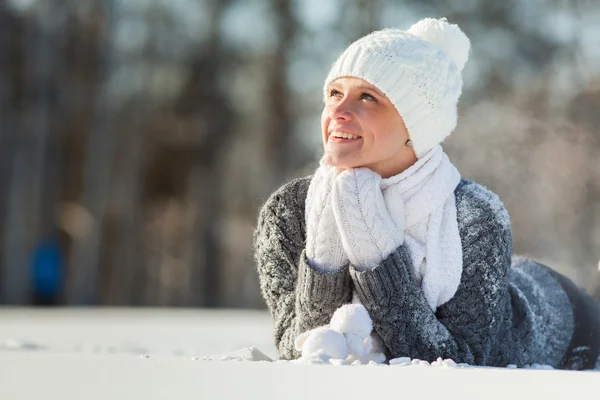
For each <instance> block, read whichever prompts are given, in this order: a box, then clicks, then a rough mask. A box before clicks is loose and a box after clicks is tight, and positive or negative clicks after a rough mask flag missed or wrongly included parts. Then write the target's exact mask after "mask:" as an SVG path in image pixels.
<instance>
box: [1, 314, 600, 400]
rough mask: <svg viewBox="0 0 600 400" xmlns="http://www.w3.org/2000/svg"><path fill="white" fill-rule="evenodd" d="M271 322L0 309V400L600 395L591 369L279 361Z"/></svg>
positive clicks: (263, 317)
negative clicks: (42, 399) (579, 370)
mask: <svg viewBox="0 0 600 400" xmlns="http://www.w3.org/2000/svg"><path fill="white" fill-rule="evenodd" d="M271 330H272V328H271V320H270V317H269V315H268V314H267V313H266V312H259V311H241V310H236V311H232V310H169V309H84V308H82V309H62V310H60V309H59V310H38V309H19V308H15V309H13V308H8V309H0V398H2V399H13V398H19V399H39V398H49V399H55V398H56V399H80V398H85V399H86V400H93V399H107V398H111V399H157V398H165V399H186V398H190V399H192V398H193V399H221V398H222V399H275V398H277V399H281V398H285V399H307V398H311V399H312V398H340V397H342V396H348V397H350V396H352V398H355V397H357V396H365V398H367V397H368V398H379V397H390V398H395V397H399V396H401V397H406V396H411V397H413V396H414V397H424V398H430V397H433V396H436V397H437V396H441V397H443V398H444V399H471V398H476V399H478V400H480V399H482V398H485V399H500V398H502V399H506V398H507V397H510V398H511V400H512V399H521V398H523V399H524V398H528V399H529V398H543V399H562V398H577V396H586V398H596V397H597V394H598V392H599V391H600V373H598V372H573V371H557V370H545V368H547V366H541V365H532V366H530V368H528V369H523V368H475V367H469V366H467V365H464V364H458V365H456V363H454V362H453V361H451V360H442V359H438V360H437V361H434V362H433V363H431V364H430V363H428V362H426V361H421V360H410V359H409V358H399V359H394V360H391V361H390V365H384V364H378V363H376V362H374V361H371V362H369V363H367V364H363V363H361V362H360V361H359V360H356V361H355V362H353V363H349V362H348V361H346V360H335V359H329V358H327V357H326V359H327V362H325V361H324V360H323V359H319V358H318V357H317V358H314V359H312V360H300V361H298V360H294V361H283V360H281V361H277V360H276V350H275V348H274V346H273V344H272V343H271V340H272V339H271ZM270 360H275V361H270ZM319 361H320V362H319ZM365 383H366V384H365ZM392 396H393V397H392Z"/></svg>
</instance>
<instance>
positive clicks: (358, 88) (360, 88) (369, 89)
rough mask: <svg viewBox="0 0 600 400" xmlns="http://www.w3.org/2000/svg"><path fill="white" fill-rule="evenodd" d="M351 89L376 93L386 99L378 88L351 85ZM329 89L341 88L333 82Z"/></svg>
mask: <svg viewBox="0 0 600 400" xmlns="http://www.w3.org/2000/svg"><path fill="white" fill-rule="evenodd" d="M350 87H351V88H353V89H356V90H358V91H362V90H366V91H369V92H374V93H376V94H378V95H379V96H383V97H385V95H384V94H383V93H382V92H381V91H379V90H378V89H377V88H374V87H369V86H367V85H364V84H359V85H351V86H350ZM328 88H329V89H340V86H339V85H338V84H336V83H335V82H333V83H330V84H329V87H328Z"/></svg>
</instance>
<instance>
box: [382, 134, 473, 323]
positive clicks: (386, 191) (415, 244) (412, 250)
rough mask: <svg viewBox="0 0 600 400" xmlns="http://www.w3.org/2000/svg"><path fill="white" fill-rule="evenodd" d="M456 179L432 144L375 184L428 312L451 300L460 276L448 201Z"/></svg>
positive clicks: (452, 202) (455, 224) (453, 200)
mask: <svg viewBox="0 0 600 400" xmlns="http://www.w3.org/2000/svg"><path fill="white" fill-rule="evenodd" d="M460 179H461V178H460V173H459V172H458V170H457V169H456V167H455V166H454V165H453V164H452V163H451V162H450V160H449V159H448V156H447V155H446V153H444V151H443V150H442V147H441V146H440V145H437V146H435V147H434V148H433V149H432V150H431V151H430V152H429V153H427V154H426V155H425V156H424V157H423V158H421V159H419V160H417V162H416V163H415V164H413V165H412V166H411V167H409V168H408V169H406V170H404V171H403V172H401V173H400V174H398V175H395V176H392V177H390V178H387V179H383V180H382V181H381V190H382V191H383V196H384V198H385V203H386V208H387V210H388V211H389V212H390V215H391V216H392V219H393V220H394V222H395V224H396V225H399V226H403V227H404V228H405V229H406V235H405V245H406V247H407V248H408V250H409V254H410V257H411V264H412V266H413V268H414V270H413V272H414V274H415V276H416V278H417V281H418V282H420V283H421V288H422V289H423V294H424V295H425V299H427V303H428V304H429V307H431V309H432V310H433V311H435V310H436V309H437V308H438V307H439V306H440V305H442V304H444V303H446V302H447V301H448V300H450V299H451V298H452V297H453V296H454V293H456V290H457V289H458V285H459V283H460V277H461V274H462V269H463V265H462V264H463V255H462V244H461V240H460V234H459V231H458V221H457V216H456V198H455V196H454V191H455V189H456V187H457V186H458V184H459V183H460Z"/></svg>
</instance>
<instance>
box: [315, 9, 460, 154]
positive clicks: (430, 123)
mask: <svg viewBox="0 0 600 400" xmlns="http://www.w3.org/2000/svg"><path fill="white" fill-rule="evenodd" d="M469 49H470V42H469V38H468V37H467V36H466V35H465V34H464V33H463V31H461V30H460V28H459V27H458V26H457V25H454V24H450V23H448V21H447V20H446V18H442V19H433V18H425V19H422V20H421V21H419V22H417V23H416V24H414V25H413V26H411V27H410V29H408V30H407V31H402V30H399V29H383V30H380V31H375V32H372V33H370V34H368V35H366V36H364V37H362V38H361V39H358V40H357V41H356V42H354V43H352V44H351V45H350V46H348V48H347V49H346V50H345V51H344V52H343V53H342V54H341V55H340V57H339V58H338V59H337V60H336V61H335V63H334V64H333V66H332V67H331V71H329V75H328V76H327V79H326V80H325V85H324V88H323V92H324V97H325V99H327V96H328V93H327V87H328V86H329V84H330V83H331V82H332V81H334V80H335V79H337V78H340V77H343V76H353V77H357V78H361V79H364V80H365V81H367V82H369V83H371V84H373V85H375V86H376V87H377V88H378V89H379V90H381V91H382V92H383V93H385V95H386V96H387V97H388V98H389V99H390V101H391V102H392V104H394V106H395V107H396V110H397V111H398V113H399V114H400V116H401V117H402V119H403V120H404V123H405V124H406V128H407V129H408V134H409V136H410V138H411V140H412V142H413V148H414V150H415V153H416V155H417V158H421V157H422V156H424V155H425V154H426V153H427V152H428V151H429V150H431V149H432V148H433V147H435V146H436V145H437V144H439V143H441V142H442V141H443V140H444V139H445V138H446V137H447V136H448V135H450V133H451V132H452V131H453V130H454V128H455V127H456V119H457V110H456V105H457V103H458V98H459V97H460V94H461V92H462V75H461V72H462V69H463V67H464V65H465V63H466V62H467V58H468V57H469Z"/></svg>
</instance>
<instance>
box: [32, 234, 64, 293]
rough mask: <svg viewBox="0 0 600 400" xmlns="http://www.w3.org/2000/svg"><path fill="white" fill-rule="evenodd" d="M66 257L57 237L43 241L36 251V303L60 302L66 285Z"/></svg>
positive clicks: (34, 268)
mask: <svg viewBox="0 0 600 400" xmlns="http://www.w3.org/2000/svg"><path fill="white" fill-rule="evenodd" d="M64 275H65V271H64V257H63V254H62V250H61V247H60V242H59V240H58V237H57V236H56V235H52V236H50V237H49V238H47V239H45V240H43V241H42V242H41V243H39V244H38V246H37V247H36V248H35V249H34V253H33V269H32V290H33V296H34V300H35V302H36V303H46V304H53V303H56V302H58V299H59V297H60V294H61V291H62V287H63V283H64Z"/></svg>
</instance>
